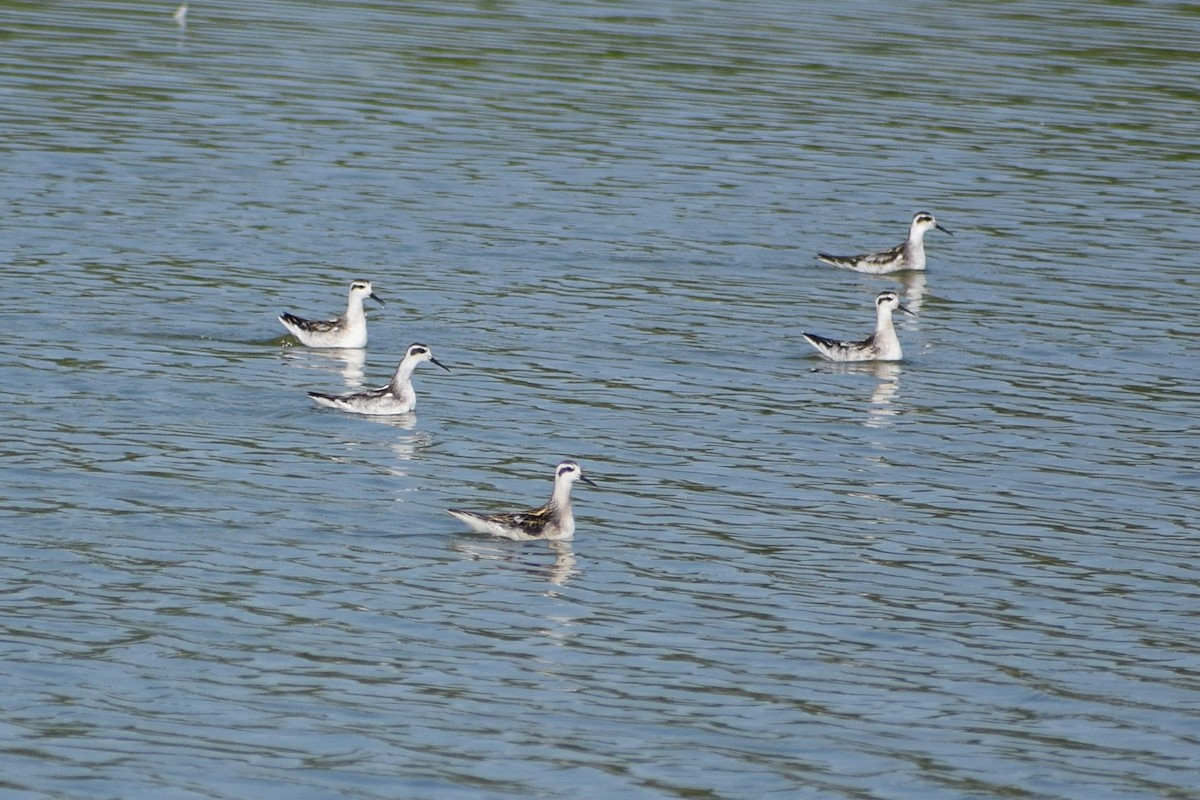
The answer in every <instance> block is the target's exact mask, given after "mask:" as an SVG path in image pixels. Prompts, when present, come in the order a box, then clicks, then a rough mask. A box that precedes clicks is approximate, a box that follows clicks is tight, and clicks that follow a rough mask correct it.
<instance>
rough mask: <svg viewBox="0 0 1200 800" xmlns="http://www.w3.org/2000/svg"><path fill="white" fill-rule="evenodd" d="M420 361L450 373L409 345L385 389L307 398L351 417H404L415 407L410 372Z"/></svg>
mask: <svg viewBox="0 0 1200 800" xmlns="http://www.w3.org/2000/svg"><path fill="white" fill-rule="evenodd" d="M424 361H432V362H433V363H434V364H437V365H438V366H439V367H441V368H442V369H444V370H446V371H447V372H449V371H450V368H449V367H447V366H446V365H445V364H443V363H442V362H440V361H438V360H437V359H436V358H434V357H433V354H432V353H431V352H429V348H428V347H427V346H426V345H423V344H410V345H409V346H408V350H407V351H406V352H405V353H404V359H403V360H402V361H401V362H400V366H398V367H396V374H395V375H394V376H393V377H392V382H391V383H389V384H388V385H387V386H380V387H379V388H378V389H371V390H370V391H366V392H355V393H354V394H341V395H338V394H324V393H322V392H309V393H308V396H309V397H311V398H312V399H313V400H316V401H317V402H318V403H320V404H321V405H323V406H329V407H330V408H337V409H340V410H342V411H349V412H350V413H351V414H372V415H374V416H383V415H386V414H407V413H408V412H410V411H412V410H413V409H414V408H416V407H417V393H416V392H414V391H413V387H412V374H413V370H414V369H416V368H417V365H418V364H420V363H422V362H424Z"/></svg>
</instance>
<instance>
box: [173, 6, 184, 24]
mask: <svg viewBox="0 0 1200 800" xmlns="http://www.w3.org/2000/svg"><path fill="white" fill-rule="evenodd" d="M172 16H173V17H174V18H175V21H176V22H177V23H179V27H181V28H186V27H187V3H184V4H183V5H181V6H180V7H179V8H177V9H175V13H174V14H172Z"/></svg>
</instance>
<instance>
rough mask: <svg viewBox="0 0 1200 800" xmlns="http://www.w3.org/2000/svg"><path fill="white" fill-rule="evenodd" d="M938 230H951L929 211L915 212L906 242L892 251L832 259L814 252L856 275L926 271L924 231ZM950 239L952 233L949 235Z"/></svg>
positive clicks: (945, 231)
mask: <svg viewBox="0 0 1200 800" xmlns="http://www.w3.org/2000/svg"><path fill="white" fill-rule="evenodd" d="M932 228H937V229H938V230H939V231H942V232H943V233H950V231H948V230H946V229H945V228H943V227H942V226H941V225H939V224H938V221H937V220H936V219H934V218H933V214H930V213H929V212H928V211H918V212H917V213H916V214H914V215H913V219H912V225H911V226H910V227H909V229H908V239H907V241H905V242H904V243H903V244H898V245H896V246H895V247H893V248H892V249H891V250H885V251H883V252H882V253H866V254H864V255H861V256H831V255H829V254H828V253H817V258H819V259H820V260H822V261H824V262H825V263H826V264H833V265H834V266H835V267H845V268H846V269H852V270H854V271H855V272H869V273H870V274H872V275H884V274H886V273H888V272H903V271H904V270H909V269H925V231H928V230H930V229H932ZM950 235H951V236H953V235H954V234H953V233H950Z"/></svg>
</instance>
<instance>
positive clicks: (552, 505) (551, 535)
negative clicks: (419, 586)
mask: <svg viewBox="0 0 1200 800" xmlns="http://www.w3.org/2000/svg"><path fill="white" fill-rule="evenodd" d="M575 481H583V482H584V483H586V484H588V485H589V486H595V485H596V484H594V483H592V481H591V480H589V479H588V478H587V477H586V476H585V475H584V474H583V470H582V469H580V467H579V465H578V464H576V463H575V462H574V461H564V462H562V463H561V464H559V465H558V466H557V467H555V468H554V493H553V494H552V495H550V502H548V503H546V505H544V506H541V507H539V508H535V509H533V510H532V511H522V512H520V513H517V514H478V513H476V512H474V511H462V510H461V509H457V508H450V509H447V511H448V512H449V513H450V514H451V515H453V516H454V517H457V518H458V519H460V520H462V521H463V522H465V523H466V524H467V527H469V528H470V529H471V530H473V531H478V532H479V533H490V534H492V535H493V536H503V537H504V538H506V539H516V540H517V541H530V540H533V539H548V540H551V541H562V540H564V539H570V538H572V537H573V536H574V535H575V516H574V515H573V514H572V513H571V484H573V483H575Z"/></svg>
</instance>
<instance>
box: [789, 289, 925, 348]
mask: <svg viewBox="0 0 1200 800" xmlns="http://www.w3.org/2000/svg"><path fill="white" fill-rule="evenodd" d="M897 308H898V309H900V310H901V311H903V312H904V313H906V314H912V313H913V312H911V311H909V310H908V309H907V308H905V307H904V306H902V305H900V295H898V294H896V293H895V292H880V293H879V295H878V296H877V297H876V298H875V332H874V333H872V334H871V335H870V336H868V337H867V338H865V339H863V340H862V341H861V342H840V341H838V340H836V339H826V338H825V337H824V336H817V335H815V334H812V333H805V334H803V336H804V339H805V341H807V342H808V343H809V344H811V345H812V346H813V347H815V348H817V352H818V353H820V354H821V355H822V356H824V357H825V358H827V359H829V360H830V361H899V360H900V359H902V358H904V352H903V351H902V350H901V349H900V340H899V339H897V338H896V329H895V328H893V327H892V310H893V309H897ZM913 316H916V315H915V314H913Z"/></svg>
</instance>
